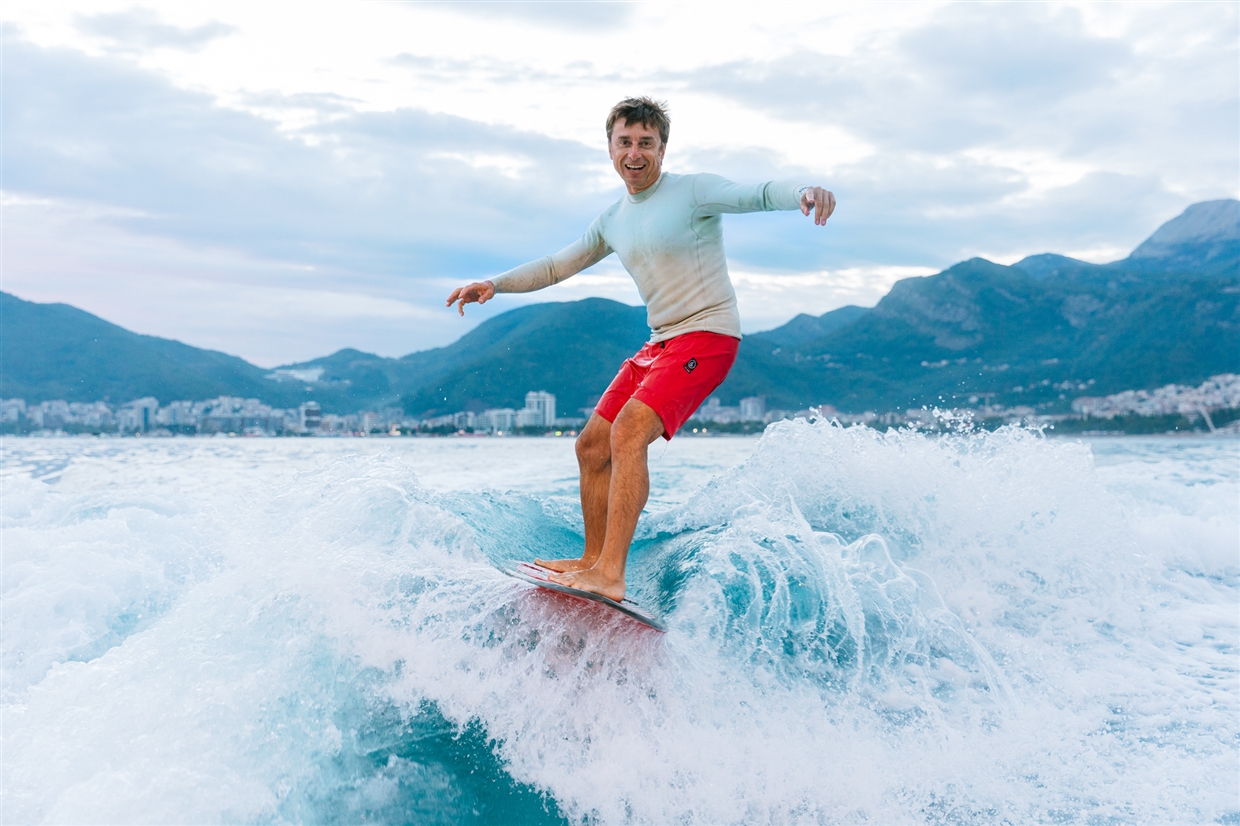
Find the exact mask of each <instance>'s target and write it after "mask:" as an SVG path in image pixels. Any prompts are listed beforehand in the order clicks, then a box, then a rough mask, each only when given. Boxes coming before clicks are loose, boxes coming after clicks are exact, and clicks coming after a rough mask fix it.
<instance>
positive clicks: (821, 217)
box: [801, 186, 835, 226]
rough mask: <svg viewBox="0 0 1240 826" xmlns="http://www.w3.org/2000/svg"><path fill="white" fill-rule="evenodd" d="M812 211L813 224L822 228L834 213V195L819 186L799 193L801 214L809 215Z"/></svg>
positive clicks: (807, 188)
mask: <svg viewBox="0 0 1240 826" xmlns="http://www.w3.org/2000/svg"><path fill="white" fill-rule="evenodd" d="M810 210H813V211H814V224H815V225H817V226H822V225H823V224H825V223H826V222H827V219H828V218H830V217H831V213H832V212H835V193H834V192H831V191H830V190H828V189H823V188H822V187H820V186H811V187H806V189H805V191H804V192H802V193H801V214H802V215H809V213H810Z"/></svg>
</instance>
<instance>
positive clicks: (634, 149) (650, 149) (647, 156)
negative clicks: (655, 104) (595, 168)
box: [609, 120, 664, 194]
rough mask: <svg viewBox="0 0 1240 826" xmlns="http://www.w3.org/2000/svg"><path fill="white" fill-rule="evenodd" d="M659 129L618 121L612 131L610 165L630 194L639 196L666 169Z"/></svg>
mask: <svg viewBox="0 0 1240 826" xmlns="http://www.w3.org/2000/svg"><path fill="white" fill-rule="evenodd" d="M663 149H664V147H663V141H662V140H661V139H660V138H659V130H657V129H652V128H650V127H648V126H642V125H641V124H640V123H635V124H633V125H631V126H630V125H629V123H628V122H627V121H623V120H618V121H616V122H615V124H613V125H612V128H611V146H610V147H609V151H610V153H611V162H612V164H613V165H614V166H615V167H616V172H617V173H618V174H619V175H620V177H621V178H622V179H623V180H624V185H625V186H627V187H628V188H629V192H630V193H632V194H636V193H638V192H641V191H642V190H643V189H647V188H648V187H650V186H651V185H652V184H654V182H655V181H657V180H659V171H660V169H661V168H662V166H663Z"/></svg>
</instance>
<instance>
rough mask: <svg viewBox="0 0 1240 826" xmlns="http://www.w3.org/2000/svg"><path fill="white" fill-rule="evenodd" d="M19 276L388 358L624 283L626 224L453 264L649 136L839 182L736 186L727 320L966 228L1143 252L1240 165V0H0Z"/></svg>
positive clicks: (853, 298) (781, 304)
mask: <svg viewBox="0 0 1240 826" xmlns="http://www.w3.org/2000/svg"><path fill="white" fill-rule="evenodd" d="M0 27H2V32H0V36H2V41H0V86H2V93H3V95H2V99H0V106H2V122H0V140H2V144H0V163H2V166H0V190H2V194H0V198H2V201H0V204H2V207H0V209H2V211H0V289H3V290H4V291H6V292H9V293H12V294H14V295H17V296H18V297H20V298H24V299H27V300H31V301H39V302H64V303H67V304H72V305H73V306H76V307H79V308H81V309H84V310H87V311H89V312H92V313H95V314H96V315H99V316H101V317H103V318H105V319H107V320H108V321H111V322H113V323H116V324H120V325H122V326H124V327H126V328H128V329H130V330H133V331H135V332H139V333H145V334H150V335H158V336H163V337H167V338H174V339H177V340H180V341H184V342H186V343H188V344H192V345H194V346H198V347H207V348H211V349H216V350H222V351H224V352H227V353H231V354H234V355H239V356H241V357H243V358H245V359H247V360H249V361H251V362H254V363H255V364H259V365H262V366H266V367H271V366H276V365H281V364H290V363H296V362H302V361H306V360H309V359H313V358H316V357H319V356H324V355H327V354H329V353H332V352H335V351H336V350H338V349H340V348H343V347H353V348H357V349H359V350H364V351H367V352H373V353H378V354H380V355H384V356H400V355H404V354H406V353H410V352H413V351H418V350H425V349H428V348H431V347H438V346H442V345H445V344H448V343H450V342H452V341H454V340H455V339H457V338H459V337H460V336H461V335H463V334H464V333H465V332H467V331H468V330H469V329H471V328H472V327H473V326H474V325H476V324H477V323H479V322H480V321H482V320H484V319H486V318H489V317H492V316H494V315H495V314H497V313H500V312H503V311H505V310H508V309H512V308H513V307H516V306H519V305H521V304H524V303H532V302H542V301H573V300H577V299H581V298H585V297H588V296H603V297H607V298H613V299H615V300H618V301H624V302H626V303H629V304H639V303H640V299H639V298H638V295H637V291H636V288H635V287H634V286H633V283H632V281H631V280H630V279H629V277H628V275H627V274H626V273H625V272H624V270H623V268H622V267H621V265H620V264H619V262H618V261H617V260H616V258H615V256H611V257H609V258H608V259H606V260H604V261H603V262H601V263H600V264H598V265H596V266H595V267H594V268H592V269H591V270H589V271H587V272H585V273H582V274H580V275H577V276H575V277H573V278H571V279H569V280H567V281H566V282H564V283H562V284H560V285H557V286H556V287H553V288H551V289H548V290H545V291H541V292H537V293H531V294H526V295H519V296H514V295H503V296H500V297H498V298H497V299H495V300H494V301H492V302H490V303H488V304H487V305H486V306H485V307H477V306H474V307H471V308H469V312H467V315H466V317H465V318H464V319H461V318H460V317H458V316H457V315H456V314H455V313H454V312H450V311H449V310H447V309H445V308H444V299H445V298H446V296H447V294H448V293H449V292H450V291H451V290H452V288H453V287H455V286H458V285H461V284H464V283H467V282H469V281H473V280H478V279H485V278H488V277H491V276H494V275H496V274H498V273H500V272H503V271H504V270H507V269H509V268H511V267H513V266H516V265H518V264H520V263H522V262H525V261H528V260H532V259H534V258H538V257H541V256H543V255H547V254H550V253H553V252H555V251H556V250H559V249H561V248H562V247H564V246H567V245H568V244H569V243H571V242H572V241H574V240H575V239H576V238H577V237H579V236H580V235H581V234H582V233H583V232H584V231H585V228H586V227H587V226H588V225H589V223H590V222H591V221H592V220H593V218H594V217H595V216H597V215H598V214H599V213H600V212H602V211H603V210H604V209H605V208H606V207H607V206H608V205H610V204H611V203H614V202H615V201H616V200H617V199H618V198H619V197H621V195H622V194H623V187H622V184H621V182H620V180H619V178H618V177H617V176H616V174H615V172H614V170H613V169H612V168H611V164H610V161H609V160H608V157H607V149H606V136H605V132H604V121H605V119H606V116H607V112H608V110H609V109H610V108H611V106H612V105H613V104H614V103H615V102H616V101H618V100H620V99H621V98H623V97H626V96H629V95H643V94H646V95H652V96H654V97H656V98H658V99H661V100H665V101H667V103H668V106H669V109H670V113H671V118H672V129H671V138H670V141H669V143H668V149H667V156H666V158H665V161H664V169H665V170H667V171H670V172H677V173H693V172H707V171H709V172H716V173H719V174H722V175H725V176H727V177H729V178H731V179H733V180H737V181H743V182H760V181H765V180H773V179H791V180H796V181H799V182H802V183H805V184H818V185H821V186H825V187H827V188H829V189H831V190H832V191H833V192H834V193H835V195H836V198H837V200H838V204H839V206H838V208H837V211H836V214H835V215H834V216H833V217H832V218H831V220H830V221H829V222H828V224H827V226H826V227H814V226H813V223H812V222H811V221H810V220H808V219H805V218H803V217H802V216H800V215H799V214H798V213H765V214H757V215H738V216H726V217H725V219H724V235H725V244H726V248H727V253H728V261H729V269H730V271H731V274H732V279H733V283H734V284H735V286H736V290H737V296H738V302H739V305H740V311H741V317H742V321H743V328H744V330H745V331H746V332H754V331H758V330H763V329H770V328H772V327H776V326H778V325H780V324H782V323H784V322H786V321H788V320H789V319H790V318H792V317H793V316H795V315H796V314H798V313H802V312H804V313H811V314H814V315H819V314H821V313H824V312H826V311H828V310H832V309H835V308H837V307H840V306H844V305H846V304H859V305H862V306H873V305H874V304H875V303H876V302H877V301H878V300H879V299H880V298H882V296H883V295H885V294H886V292H887V291H888V290H889V289H890V287H891V285H892V284H893V283H895V281H897V280H899V279H901V278H906V277H910V276H919V275H929V274H933V273H935V272H938V271H940V270H942V269H944V268H946V267H948V266H950V265H951V264H953V263H956V262H958V261H961V260H965V259H967V258H971V257H974V256H982V257H985V258H989V259H990V260H992V261H997V262H1000V263H1005V264H1007V263H1013V262H1015V261H1017V260H1019V259H1020V258H1023V257H1024V256H1026V255H1030V254H1035V253H1041V252H1058V253H1062V254H1066V255H1072V256H1075V257H1078V258H1082V259H1085V260H1088V261H1096V262H1104V261H1111V260H1116V259H1119V258H1123V257H1124V256H1126V255H1127V254H1128V252H1129V251H1131V250H1132V248H1134V247H1135V246H1136V245H1137V244H1139V243H1140V242H1141V241H1142V240H1143V239H1144V238H1145V237H1147V236H1148V235H1150V234H1151V233H1152V232H1153V231H1154V230H1155V229H1156V228H1157V227H1158V226H1159V225H1160V224H1161V223H1163V222H1165V221H1167V220H1169V219H1171V218H1173V217H1175V216H1176V215H1178V214H1179V213H1180V212H1182V211H1183V209H1184V208H1185V207H1186V206H1188V205H1189V204H1192V203H1195V202H1198V201H1204V200H1213V199H1217V198H1235V197H1237V196H1238V195H1240V55H1238V48H1240V3H1236V2H1186V1H1185V0H1178V1H1177V2H1173V3H1097V4H1092V3H1055V2H1036V3H1035V2H1007V3H977V2H967V3H936V2H920V3H896V2H886V3H828V2H809V3H799V2H761V3H759V2H750V3H727V2H709V3H706V2H681V3H675V2H659V3H611V2H365V0H362V1H361V2H347V3H346V2H310V1H308V0H301V1H300V2H288V3H285V2H279V0H265V2H261V3H255V2H252V1H249V2H240V3H230V2H223V1H222V0H212V2H194V1H193V0H177V1H176V2H159V3H152V2H145V3H142V2H140V3H137V4H134V3H129V2H121V3H112V2H107V0H90V2H78V3H63V2H55V1H54V0H38V2H24V0H6V2H5V3H4V5H3V6H2V7H0Z"/></svg>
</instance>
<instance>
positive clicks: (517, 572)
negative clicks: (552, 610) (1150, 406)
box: [504, 562, 667, 631]
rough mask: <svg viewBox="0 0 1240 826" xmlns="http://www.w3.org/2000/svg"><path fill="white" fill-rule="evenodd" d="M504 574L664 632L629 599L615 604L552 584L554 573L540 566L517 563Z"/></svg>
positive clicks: (658, 621)
mask: <svg viewBox="0 0 1240 826" xmlns="http://www.w3.org/2000/svg"><path fill="white" fill-rule="evenodd" d="M504 573H506V574H508V575H509V576H511V577H516V578H517V579H519V580H522V581H523V582H528V583H530V584H531V585H537V586H538V587H539V588H546V589H547V590H548V591H555V592H556V593H560V594H567V595H569V596H570V597H577V598H578V599H584V600H589V601H590V602H597V603H598V604H600V605H606V606H607V607H608V608H613V609H615V610H617V611H619V612H620V613H622V614H624V615H625V616H626V617H629V618H630V619H635V620H637V621H638V622H640V623H641V624H642V625H645V626H649V627H650V628H653V629H655V630H656V631H666V630H667V626H665V625H664V624H663V620H662V619H660V618H659V617H658V616H657V615H656V614H654V613H652V612H650V611H647V610H646V609H645V608H643V607H641V606H640V605H638V604H637V603H636V602H634V601H633V600H631V599H627V598H626V599H625V600H624V602H616V601H615V600H614V599H608V598H607V597H605V596H603V595H602V594H596V593H594V592H593V591H583V590H581V589H580V588H571V587H569V586H568V585H561V584H560V583H558V582H552V581H551V579H550V578H549V577H550V575H551V574H552V573H554V571H551V570H550V569H548V568H544V567H542V566H541V565H535V564H534V563H532V562H518V563H517V564H516V566H515V567H512V568H508V569H506V570H504Z"/></svg>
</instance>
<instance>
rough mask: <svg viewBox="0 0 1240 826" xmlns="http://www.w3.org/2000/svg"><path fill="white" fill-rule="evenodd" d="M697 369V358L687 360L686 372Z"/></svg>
mask: <svg viewBox="0 0 1240 826" xmlns="http://www.w3.org/2000/svg"><path fill="white" fill-rule="evenodd" d="M696 369H697V359H689V360H688V361H686V362H685V372H686V373H692V372H693V371H694V370H696Z"/></svg>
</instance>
